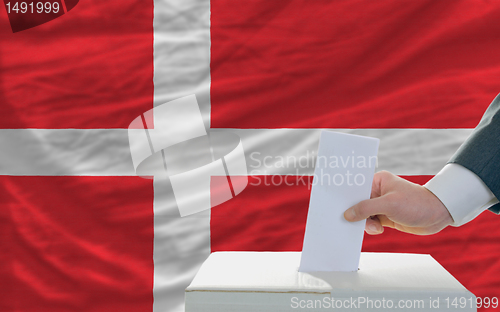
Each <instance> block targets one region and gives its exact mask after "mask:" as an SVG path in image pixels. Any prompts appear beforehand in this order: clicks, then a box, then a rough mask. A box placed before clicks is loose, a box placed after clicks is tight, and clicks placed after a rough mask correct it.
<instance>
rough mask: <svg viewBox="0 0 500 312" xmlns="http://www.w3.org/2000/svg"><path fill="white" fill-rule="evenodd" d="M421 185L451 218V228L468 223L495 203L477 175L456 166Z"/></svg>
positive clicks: (451, 165) (453, 165)
mask: <svg viewBox="0 0 500 312" xmlns="http://www.w3.org/2000/svg"><path fill="white" fill-rule="evenodd" d="M424 186H425V187H426V188H427V189H428V190H429V191H431V192H432V193H433V194H434V195H436V196H437V198H439V200H440V201H441V202H442V203H443V204H444V205H445V206H446V208H447V209H448V211H449V212H450V214H451V217H452V218H453V221H454V223H453V224H452V225H453V226H460V225H463V224H465V223H467V222H469V221H471V220H472V219H474V218H475V217H477V216H478V215H479V214H480V213H481V212H483V211H485V210H486V209H488V208H489V207H491V206H493V205H494V204H496V203H498V199H497V198H496V197H495V195H493V193H492V192H491V191H490V189H489V188H488V187H487V186H486V184H484V182H483V181H482V180H481V179H480V178H479V177H478V176H477V175H476V174H474V173H473V172H472V171H470V170H469V169H467V168H465V167H462V166H460V165H458V164H447V165H446V166H444V168H443V169H442V170H441V171H440V172H439V173H438V174H436V175H435V176H434V178H432V179H431V180H430V181H429V182H427V183H426V184H425V185H424Z"/></svg>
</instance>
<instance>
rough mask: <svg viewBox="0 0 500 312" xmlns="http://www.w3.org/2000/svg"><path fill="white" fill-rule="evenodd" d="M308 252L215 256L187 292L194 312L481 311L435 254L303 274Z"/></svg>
mask: <svg viewBox="0 0 500 312" xmlns="http://www.w3.org/2000/svg"><path fill="white" fill-rule="evenodd" d="M300 257H301V253H300V252H216V253H212V254H211V255H210V256H209V257H208V259H207V260H206V261H205V263H204V264H203V265H202V267H201V268H200V270H199V271H198V273H197V275H196V277H195V278H194V280H193V281H192V283H191V284H190V285H189V287H187V288H186V293H185V303H186V312H257V311H258V312H282V311H392V310H394V311H436V312H439V311H463V312H466V311H476V298H475V296H474V295H473V294H472V293H471V292H470V291H468V290H467V289H466V288H465V287H464V286H462V285H461V284H460V283H459V282H458V281H457V280H456V279H455V278H454V277H453V276H452V275H451V274H450V273H448V272H447V271H446V270H445V269H444V268H443V267H442V266H441V265H440V264H439V263H438V262H437V261H436V260H434V259H433V258H432V257H431V256H430V255H422V254H402V253H361V258H360V262H359V269H358V271H355V272H309V273H305V272H299V270H298V268H299V264H300Z"/></svg>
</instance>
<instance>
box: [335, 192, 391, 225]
mask: <svg viewBox="0 0 500 312" xmlns="http://www.w3.org/2000/svg"><path fill="white" fill-rule="evenodd" d="M387 197H388V196H381V197H377V198H372V199H367V200H363V201H361V202H359V203H357V204H356V205H354V206H352V207H351V208H349V209H347V210H346V211H345V212H344V218H345V219H346V220H347V221H349V222H355V221H361V220H364V219H366V218H368V217H370V216H375V215H379V214H382V215H387V213H388V212H389V210H390V207H391V205H390V200H389V199H388V198H387Z"/></svg>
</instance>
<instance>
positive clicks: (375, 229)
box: [365, 216, 384, 235]
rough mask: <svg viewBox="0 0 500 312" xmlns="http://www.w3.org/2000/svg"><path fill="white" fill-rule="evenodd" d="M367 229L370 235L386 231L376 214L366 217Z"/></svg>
mask: <svg viewBox="0 0 500 312" xmlns="http://www.w3.org/2000/svg"><path fill="white" fill-rule="evenodd" d="M365 231H366V233H368V234H370V235H377V234H382V233H383V232H384V227H383V226H382V224H380V221H379V219H378V218H377V217H376V216H375V217H370V218H368V219H366V225H365Z"/></svg>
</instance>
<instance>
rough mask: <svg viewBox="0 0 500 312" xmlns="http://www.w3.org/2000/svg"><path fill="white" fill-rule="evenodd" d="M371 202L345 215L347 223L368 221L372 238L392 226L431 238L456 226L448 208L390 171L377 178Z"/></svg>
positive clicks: (359, 205) (421, 187)
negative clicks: (453, 225)
mask: <svg viewBox="0 0 500 312" xmlns="http://www.w3.org/2000/svg"><path fill="white" fill-rule="evenodd" d="M370 198H371V199H368V200H364V201H362V202H360V203H358V204H356V205H354V206H352V207H351V208H349V209H347V210H346V211H345V212H344V218H345V219H346V220H347V221H351V222H354V221H360V220H363V219H367V218H368V219H367V220H366V228H365V230H366V232H367V233H368V234H380V233H382V232H384V226H388V227H391V228H394V229H397V230H400V231H402V232H407V233H412V234H417V235H429V234H434V233H437V232H439V231H441V230H442V229H444V228H445V227H447V226H448V225H450V224H452V223H453V219H452V217H451V215H450V213H449V212H448V210H447V209H446V207H445V206H444V205H443V203H441V201H440V200H439V199H438V198H437V197H436V196H435V195H434V194H432V193H431V192H430V191H429V190H427V189H426V188H425V187H423V186H420V185H418V184H415V183H411V182H409V181H406V180H405V179H402V178H400V177H398V176H395V175H393V174H392V173H390V172H387V171H380V172H377V173H376V174H375V176H374V178H373V185H372V194H371V197H370Z"/></svg>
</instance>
